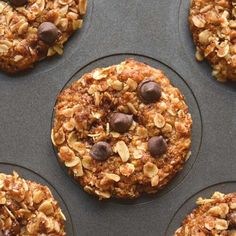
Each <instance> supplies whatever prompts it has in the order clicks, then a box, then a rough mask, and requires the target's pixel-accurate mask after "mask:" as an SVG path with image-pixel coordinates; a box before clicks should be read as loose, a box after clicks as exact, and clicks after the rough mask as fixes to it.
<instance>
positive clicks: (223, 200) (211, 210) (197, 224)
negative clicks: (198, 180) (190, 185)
mask: <svg viewBox="0 0 236 236" xmlns="http://www.w3.org/2000/svg"><path fill="white" fill-rule="evenodd" d="M197 204H198V205H200V206H199V207H198V208H196V209H195V210H193V212H192V213H190V214H189V215H188V216H187V217H186V218H185V220H184V222H183V224H182V226H181V227H180V228H179V229H178V230H177V231H176V232H175V235H174V236H235V235H236V228H235V226H234V227H231V226H230V220H229V214H231V213H235V212H236V193H230V194H227V195H224V194H222V193H219V192H215V193H214V194H213V196H212V197H211V198H210V199H203V198H199V199H198V200H197Z"/></svg>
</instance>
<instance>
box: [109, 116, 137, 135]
mask: <svg viewBox="0 0 236 236" xmlns="http://www.w3.org/2000/svg"><path fill="white" fill-rule="evenodd" d="M132 123H133V116H132V115H127V114H124V113H119V112H117V113H113V114H112V115H111V118H110V126H111V130H113V131H115V132H118V133H125V132H127V131H128V130H129V128H130V127H131V125H132Z"/></svg>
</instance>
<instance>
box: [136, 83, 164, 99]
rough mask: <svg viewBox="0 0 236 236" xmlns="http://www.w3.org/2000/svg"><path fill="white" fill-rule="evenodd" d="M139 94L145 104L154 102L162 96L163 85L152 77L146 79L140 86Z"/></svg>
mask: <svg viewBox="0 0 236 236" xmlns="http://www.w3.org/2000/svg"><path fill="white" fill-rule="evenodd" d="M138 95H139V98H140V100H141V101H142V102H143V103H144V104H150V103H154V102H157V101H159V100H160V98H161V87H160V86H159V85H158V84H157V83H156V82H155V81H153V80H151V79H145V80H144V81H143V82H141V83H140V84H139V86H138Z"/></svg>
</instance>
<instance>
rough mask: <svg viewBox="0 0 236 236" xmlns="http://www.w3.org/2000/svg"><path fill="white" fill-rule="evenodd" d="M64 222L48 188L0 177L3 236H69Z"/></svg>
mask: <svg viewBox="0 0 236 236" xmlns="http://www.w3.org/2000/svg"><path fill="white" fill-rule="evenodd" d="M64 222H65V216H64V215H63V213H62V211H61V209H60V208H59V206H58V203H57V202H56V201H55V200H54V198H53V196H52V194H51V192H50V190H49V189H48V188H47V187H45V186H42V185H40V184H37V183H34V182H31V181H28V180H24V179H22V178H20V177H19V176H18V174H17V173H15V172H14V173H13V175H5V174H2V173H0V235H9V236H16V235H18V236H26V235H27V236H29V235H32V236H36V235H51V236H65V235H66V234H65V232H64Z"/></svg>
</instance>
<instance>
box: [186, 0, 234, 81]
mask: <svg viewBox="0 0 236 236" xmlns="http://www.w3.org/2000/svg"><path fill="white" fill-rule="evenodd" d="M189 22H190V28H191V31H192V34H193V39H194V42H195V44H196V49H197V51H196V58H197V60H199V61H202V60H203V59H204V58H206V59H207V60H208V61H209V62H210V64H211V65H212V68H213V72H212V75H213V76H214V77H215V78H216V79H217V80H219V81H226V80H233V81H236V1H235V0H221V1H219V0H192V4H191V9H190V16H189Z"/></svg>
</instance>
